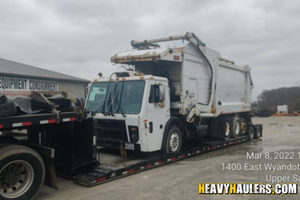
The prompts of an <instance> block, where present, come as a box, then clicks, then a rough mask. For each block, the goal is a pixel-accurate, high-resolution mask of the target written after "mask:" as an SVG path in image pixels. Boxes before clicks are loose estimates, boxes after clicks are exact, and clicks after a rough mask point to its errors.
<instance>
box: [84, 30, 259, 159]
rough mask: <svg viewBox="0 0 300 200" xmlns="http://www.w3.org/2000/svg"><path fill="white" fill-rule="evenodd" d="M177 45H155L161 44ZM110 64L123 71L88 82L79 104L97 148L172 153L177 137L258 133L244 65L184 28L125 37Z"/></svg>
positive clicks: (226, 137)
mask: <svg viewBox="0 0 300 200" xmlns="http://www.w3.org/2000/svg"><path fill="white" fill-rule="evenodd" d="M173 40H183V41H186V44H184V45H183V46H182V47H172V48H170V47H161V45H160V44H162V43H163V42H167V41H173ZM131 45H132V47H133V50H131V51H125V52H121V53H117V54H116V55H114V56H112V57H111V63H114V64H119V65H121V67H122V68H124V69H127V70H126V71H118V72H114V73H113V74H112V75H111V76H110V77H102V73H99V78H98V79H95V80H94V82H93V83H92V84H91V85H90V89H89V94H88V98H87V101H86V109H87V110H88V111H92V112H93V113H94V129H95V132H96V133H95V134H96V135H97V145H99V146H103V147H107V148H120V147H124V148H125V149H127V150H134V151H139V152H153V151H162V152H163V153H164V154H176V153H178V152H179V151H180V150H181V148H182V145H183V143H184V141H186V140H189V139H192V140H194V139H197V140H199V141H200V142H201V140H203V139H206V140H207V139H211V140H223V141H228V140H230V139H234V138H238V137H242V136H247V137H248V138H249V139H252V138H258V137H260V136H261V133H262V130H261V129H262V127H261V126H254V125H253V124H252V121H251V113H250V112H251V90H252V88H253V82H252V79H251V73H250V72H251V68H250V67H249V66H248V65H244V66H239V65H236V64H235V62H234V61H231V60H229V59H225V58H223V57H222V56H221V54H220V53H219V52H217V51H215V50H212V49H210V48H208V47H206V45H205V43H204V42H202V41H201V40H200V39H199V38H198V37H197V36H196V35H195V34H194V33H191V32H187V33H185V34H183V35H175V36H170V37H165V38H159V39H151V40H141V41H137V40H133V41H131Z"/></svg>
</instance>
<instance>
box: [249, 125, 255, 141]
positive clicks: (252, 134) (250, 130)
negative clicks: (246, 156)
mask: <svg viewBox="0 0 300 200" xmlns="http://www.w3.org/2000/svg"><path fill="white" fill-rule="evenodd" d="M253 137H254V128H253V126H250V128H249V131H248V139H249V140H250V141H251V140H253Z"/></svg>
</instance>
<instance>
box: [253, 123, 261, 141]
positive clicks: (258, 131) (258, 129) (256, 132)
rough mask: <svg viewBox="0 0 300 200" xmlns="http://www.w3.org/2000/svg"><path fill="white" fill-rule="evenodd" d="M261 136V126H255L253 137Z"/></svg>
mask: <svg viewBox="0 0 300 200" xmlns="http://www.w3.org/2000/svg"><path fill="white" fill-rule="evenodd" d="M260 137H261V128H260V126H257V128H256V131H254V139H259V138H260Z"/></svg>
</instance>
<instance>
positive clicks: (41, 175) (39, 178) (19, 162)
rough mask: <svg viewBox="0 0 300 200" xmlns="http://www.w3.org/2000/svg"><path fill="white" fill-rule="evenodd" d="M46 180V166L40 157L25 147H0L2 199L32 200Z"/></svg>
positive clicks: (0, 191) (0, 193) (0, 187)
mask: <svg viewBox="0 0 300 200" xmlns="http://www.w3.org/2000/svg"><path fill="white" fill-rule="evenodd" d="M44 179H45V165H44V162H43V159H42V158H41V157H40V155H39V154H38V153H37V152H36V151H34V150H32V149H30V148H28V147H25V146H20V145H12V144H11V145H9V144H8V145H6V144H5V145H1V146H0V197H1V198H0V199H3V200H27V199H28V200H30V199H33V198H34V197H35V196H36V195H37V194H38V191H39V190H40V188H41V186H42V185H43V183H44Z"/></svg>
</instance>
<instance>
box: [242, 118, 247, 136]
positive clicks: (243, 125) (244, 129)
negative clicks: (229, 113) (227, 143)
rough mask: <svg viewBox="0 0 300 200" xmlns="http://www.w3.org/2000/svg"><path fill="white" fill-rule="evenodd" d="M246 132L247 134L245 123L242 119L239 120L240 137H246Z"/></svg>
mask: <svg viewBox="0 0 300 200" xmlns="http://www.w3.org/2000/svg"><path fill="white" fill-rule="evenodd" d="M246 132H247V121H246V120H245V119H244V118H242V119H241V135H242V136H244V135H246Z"/></svg>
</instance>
